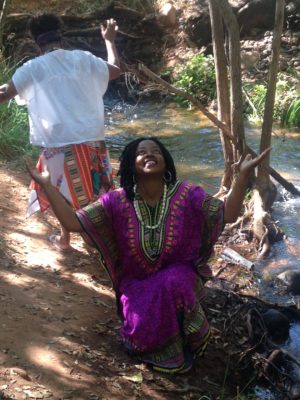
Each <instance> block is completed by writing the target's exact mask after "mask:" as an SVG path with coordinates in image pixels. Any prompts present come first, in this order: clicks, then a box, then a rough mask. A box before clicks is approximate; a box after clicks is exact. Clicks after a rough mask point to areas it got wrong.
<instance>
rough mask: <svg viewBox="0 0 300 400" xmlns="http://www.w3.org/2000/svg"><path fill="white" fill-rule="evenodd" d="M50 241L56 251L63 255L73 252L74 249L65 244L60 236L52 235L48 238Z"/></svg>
mask: <svg viewBox="0 0 300 400" xmlns="http://www.w3.org/2000/svg"><path fill="white" fill-rule="evenodd" d="M48 240H49V242H51V243H52V244H53V246H54V247H55V248H56V250H59V251H61V252H62V253H70V252H71V251H72V250H73V247H72V246H70V245H69V244H66V243H64V242H63V241H62V240H61V236H59V235H50V236H48Z"/></svg>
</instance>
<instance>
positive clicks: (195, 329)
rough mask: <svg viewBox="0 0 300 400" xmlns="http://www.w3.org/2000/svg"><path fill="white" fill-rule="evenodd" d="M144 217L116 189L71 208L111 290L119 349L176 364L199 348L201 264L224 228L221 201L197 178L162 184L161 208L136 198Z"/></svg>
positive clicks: (203, 329) (203, 324)
mask: <svg viewBox="0 0 300 400" xmlns="http://www.w3.org/2000/svg"><path fill="white" fill-rule="evenodd" d="M139 206H140V210H141V214H142V216H143V220H144V221H145V224H144V225H143V224H141V223H140V222H139V220H138V218H137V216H136V213H135V209H134V207H133V202H132V201H130V200H128V199H127V198H126V195H125V191H124V190H123V189H118V190H115V191H113V192H110V193H107V194H105V195H104V196H102V197H101V198H100V199H99V201H98V202H96V203H94V204H91V205H89V206H87V207H85V208H84V209H82V210H79V211H78V212H77V216H78V218H79V220H80V222H81V224H82V226H83V228H84V231H85V232H86V233H87V234H88V236H89V238H90V239H92V240H93V242H94V243H95V245H96V246H97V248H98V249H99V251H100V254H101V256H102V261H103V264H104V266H105V268H106V269H107V271H108V273H109V275H110V277H111V280H112V283H113V286H114V289H115V291H116V296H117V302H118V307H119V311H120V316H121V319H122V322H123V324H122V328H121V330H120V334H121V338H122V340H123V343H124V345H125V347H126V349H127V350H128V351H129V352H131V353H133V354H136V355H137V356H138V357H139V358H140V359H141V360H143V361H144V362H147V363H150V364H152V365H153V366H154V367H155V368H156V369H158V370H163V371H170V372H179V371H181V370H183V369H185V368H187V367H189V366H190V365H191V363H192V360H193V358H194V357H195V356H196V355H199V354H202V353H203V351H204V350H205V347H206V344H207V339H208V337H209V325H208V322H207V319H206V317H205V314H204V312H203V309H202V307H201V304H200V301H201V299H202V298H203V295H204V294H203V283H202V282H203V279H206V278H208V277H210V274H211V271H210V269H209V267H208V265H207V264H206V263H207V261H208V259H209V257H210V255H211V253H212V250H213V245H214V243H215V242H216V240H217V238H218V236H219V234H220V232H221V230H222V228H223V203H222V202H221V201H220V200H218V199H215V198H213V197H211V196H209V195H208V194H207V193H205V192H204V190H203V189H202V188H200V187H198V186H193V185H191V184H189V183H187V182H177V183H176V184H175V185H172V186H169V187H168V192H167V201H166V209H165V210H166V212H165V215H164V219H163V222H162V224H161V225H160V227H158V228H157V229H149V228H147V227H146V226H145V225H152V226H153V225H155V221H156V220H157V218H158V217H159V214H160V207H161V204H160V205H158V206H157V208H156V209H154V210H151V209H150V208H149V207H148V206H147V205H145V204H144V202H143V201H142V199H139Z"/></svg>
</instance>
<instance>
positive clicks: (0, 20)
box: [0, 0, 10, 52]
mask: <svg viewBox="0 0 300 400" xmlns="http://www.w3.org/2000/svg"><path fill="white" fill-rule="evenodd" d="M9 4H10V0H3V2H2V7H1V14H0V51H1V52H2V49H3V29H4V24H5V20H6V14H7V10H8V7H9Z"/></svg>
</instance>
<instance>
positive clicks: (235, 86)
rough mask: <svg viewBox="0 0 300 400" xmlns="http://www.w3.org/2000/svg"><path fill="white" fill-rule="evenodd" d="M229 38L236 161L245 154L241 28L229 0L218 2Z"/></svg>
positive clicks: (232, 129) (232, 118) (218, 0)
mask: <svg viewBox="0 0 300 400" xmlns="http://www.w3.org/2000/svg"><path fill="white" fill-rule="evenodd" d="M216 1H217V5H218V7H219V9H220V12H221V14H222V17H223V19H224V22H225V26H226V29H227V32H228V38H229V68H230V97H231V98H230V101H231V133H232V135H233V137H234V140H235V150H236V153H237V154H236V155H235V160H236V161H237V160H238V159H239V157H240V156H242V155H244V152H245V146H246V143H245V130H244V121H243V94H242V83H241V82H242V79H241V58H240V52H241V48H240V28H239V24H238V22H237V18H236V16H235V15H234V12H233V10H232V8H231V6H230V5H229V3H228V0H216Z"/></svg>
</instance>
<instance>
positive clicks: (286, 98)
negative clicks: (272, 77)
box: [243, 71, 300, 127]
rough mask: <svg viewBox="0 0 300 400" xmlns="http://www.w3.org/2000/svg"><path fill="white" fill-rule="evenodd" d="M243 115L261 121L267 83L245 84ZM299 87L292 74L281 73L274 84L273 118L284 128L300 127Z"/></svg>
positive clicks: (291, 72)
mask: <svg viewBox="0 0 300 400" xmlns="http://www.w3.org/2000/svg"><path fill="white" fill-rule="evenodd" d="M243 89H244V92H245V93H246V99H245V104H246V108H245V113H246V115H247V116H248V118H249V119H252V120H253V119H254V120H257V119H258V120H261V119H262V118H263V114H264V107H265V99H266V93H267V83H266V82H264V83H260V84H245V85H244V86H243ZM299 99H300V87H299V84H298V79H296V78H295V76H294V72H293V71H289V72H288V73H287V72H285V73H283V72H281V73H279V74H278V78H277V83H276V95H275V104H274V113H273V118H274V120H275V121H277V122H280V123H282V124H283V125H284V126H293V127H296V126H300V107H299V105H300V102H299Z"/></svg>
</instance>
